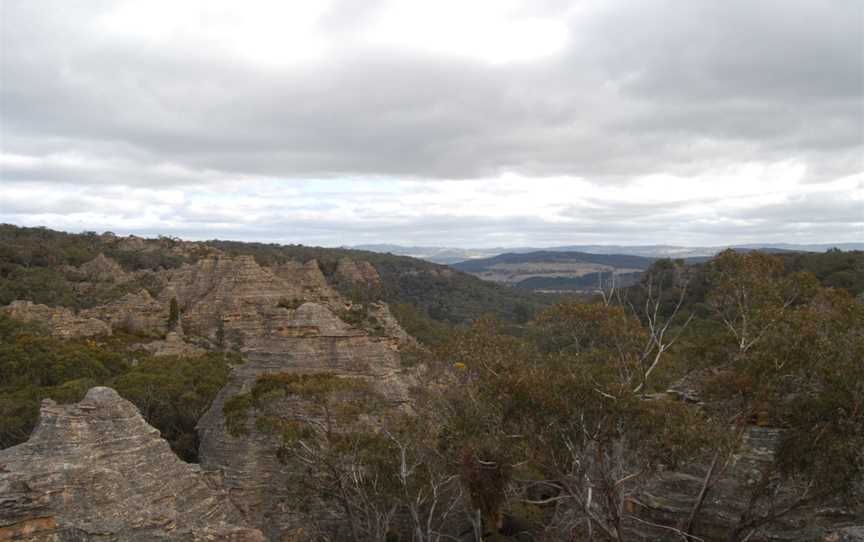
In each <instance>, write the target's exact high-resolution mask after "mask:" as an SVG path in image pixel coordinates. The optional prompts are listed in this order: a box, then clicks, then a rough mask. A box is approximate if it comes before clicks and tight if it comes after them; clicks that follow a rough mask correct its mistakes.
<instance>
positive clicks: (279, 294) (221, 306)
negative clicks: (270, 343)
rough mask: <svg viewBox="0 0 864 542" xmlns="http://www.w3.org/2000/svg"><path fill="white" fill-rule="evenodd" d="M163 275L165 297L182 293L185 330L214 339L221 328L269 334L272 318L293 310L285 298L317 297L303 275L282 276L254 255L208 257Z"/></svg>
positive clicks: (228, 332) (162, 297)
mask: <svg viewBox="0 0 864 542" xmlns="http://www.w3.org/2000/svg"><path fill="white" fill-rule="evenodd" d="M295 271H296V269H295ZM300 271H301V272H300V273H299V276H306V275H305V272H302V268H301V270H300ZM282 273H283V275H284V274H287V270H285V269H283V270H282ZM163 278H164V280H165V282H166V286H165V288H164V289H163V291H162V293H161V295H160V300H161V301H162V302H166V303H167V302H168V301H170V299H171V298H172V297H174V298H176V299H177V301H178V303H179V305H180V307H181V309H182V312H183V314H182V318H181V321H182V324H183V327H184V329H186V330H187V331H188V332H189V333H190V334H194V335H201V336H204V337H208V338H210V339H211V340H216V338H217V337H216V336H217V333H219V330H220V328H221V330H222V332H223V333H224V334H225V335H226V336H231V335H238V336H239V337H240V338H241V339H242V342H245V341H246V339H248V338H253V337H256V336H261V335H262V334H267V333H269V328H268V325H267V322H268V321H269V320H270V319H272V318H273V317H275V318H279V317H280V314H281V315H284V314H283V313H284V311H285V310H287V309H284V308H281V307H279V305H280V303H282V304H285V303H288V304H291V303H293V302H295V301H297V300H305V299H309V297H307V296H310V297H311V293H310V292H309V291H308V290H304V288H303V285H304V281H303V280H299V281H291V280H287V279H285V278H283V277H280V276H277V275H276V274H275V273H274V272H273V271H271V270H270V269H267V268H264V267H261V266H260V265H258V264H257V263H256V262H255V259H254V258H252V257H251V256H237V257H214V258H205V259H202V260H200V261H198V262H197V263H196V264H194V265H184V266H183V267H181V268H180V269H177V270H172V271H166V272H164V277H163ZM334 296H335V293H334ZM280 311H283V312H280Z"/></svg>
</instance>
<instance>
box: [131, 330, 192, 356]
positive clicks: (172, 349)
mask: <svg viewBox="0 0 864 542" xmlns="http://www.w3.org/2000/svg"><path fill="white" fill-rule="evenodd" d="M140 348H141V350H144V351H145V352H148V353H149V354H151V355H154V356H178V357H184V356H200V355H202V354H205V353H207V350H205V349H203V348H201V347H198V346H195V345H193V344H189V343H188V342H186V341H184V340H183V336H182V334H181V333H180V332H178V331H169V332H168V333H167V334H166V335H165V339H164V340H160V341H153V342H149V343H146V344H143V345H141V347H140Z"/></svg>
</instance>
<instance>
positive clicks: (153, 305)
mask: <svg viewBox="0 0 864 542" xmlns="http://www.w3.org/2000/svg"><path fill="white" fill-rule="evenodd" d="M81 316H86V317H89V318H97V319H99V320H102V321H103V322H106V323H108V324H109V325H110V326H111V328H112V329H117V328H123V329H124V330H126V331H132V332H150V333H154V332H155V333H162V332H164V331H165V330H166V328H167V325H168V305H167V304H164V303H160V302H159V301H157V300H155V299H153V297H152V296H151V295H150V294H149V293H148V292H147V290H143V289H142V290H139V291H138V292H135V293H129V294H126V295H124V296H123V297H121V298H120V299H118V300H116V301H112V302H111V303H108V304H107V305H102V306H99V307H95V308H92V309H87V310H84V311H81Z"/></svg>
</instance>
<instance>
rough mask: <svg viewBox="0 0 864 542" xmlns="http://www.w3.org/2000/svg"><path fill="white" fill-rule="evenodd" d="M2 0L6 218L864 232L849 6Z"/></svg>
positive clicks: (861, 114) (809, 236)
mask: <svg viewBox="0 0 864 542" xmlns="http://www.w3.org/2000/svg"><path fill="white" fill-rule="evenodd" d="M466 5H467V7H466ZM0 9H2V14H0V24H2V29H0V30H2V38H0V39H2V56H0V68H2V72H0V77H2V84H0V136H2V140H0V221H6V222H13V223H19V224H46V225H49V226H53V227H59V228H63V229H71V230H82V229H96V230H101V229H111V230H114V231H117V232H124V233H125V232H138V233H167V234H173V235H182V236H188V237H204V238H207V237H223V238H241V239H261V240H273V241H292V242H307V243H318V244H327V245H338V244H354V243H361V242H379V241H384V242H404V243H412V244H451V245H452V244H460V245H463V246H484V245H485V246H489V245H496V246H506V245H524V244H532V245H544V244H545V245H552V244H561V243H577V242H592V243H593V242H608V243H616V242H617V243H638V242H645V243H649V242H672V241H674V242H679V243H692V244H705V243H712V244H714V243H717V244H722V243H726V242H730V243H731V242H750V241H756V242H758V241H772V242H778V241H789V242H796V241H797V242H807V241H837V242H839V241H852V240H860V239H861V238H864V22H862V21H864V13H862V9H864V8H862V5H861V4H860V2H856V1H854V0H822V1H820V0H812V1H807V2H783V1H779V0H778V1H768V0H766V1H761V2H752V1H749V0H730V1H728V2H720V3H718V2H711V1H708V0H694V1H692V2H686V3H683V4H682V3H680V2H672V1H671V0H645V1H639V2H624V1H619V0H604V1H599V0H598V1H583V2H557V1H552V0H550V1H543V2H524V3H519V2H505V1H500V0H499V1H482V2H455V1H441V2H434V3H430V2H387V1H373V2H350V1H348V0H343V1H332V2H319V3H307V2H277V1H269V2H247V3H243V4H242V5H241V4H238V3H236V2H228V1H216V0H210V1H204V0H201V1H197V0H196V1H192V0H190V1H187V2H181V3H178V2H168V1H161V0H150V1H147V2H143V1H114V2H107V1H105V2H99V1H93V2H87V3H71V2H66V1H62V0H57V1H49V0H44V1H43V0H31V1H28V2H4V3H3V4H2V7H0Z"/></svg>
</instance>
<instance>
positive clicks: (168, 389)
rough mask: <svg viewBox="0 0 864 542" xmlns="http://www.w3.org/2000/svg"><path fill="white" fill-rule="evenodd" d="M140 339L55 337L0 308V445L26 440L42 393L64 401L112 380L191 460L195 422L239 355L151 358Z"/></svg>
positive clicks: (133, 337) (112, 383)
mask: <svg viewBox="0 0 864 542" xmlns="http://www.w3.org/2000/svg"><path fill="white" fill-rule="evenodd" d="M140 340H141V338H140V337H136V336H133V335H124V334H118V333H115V335H114V336H112V337H110V338H106V339H100V340H99V341H95V340H92V339H80V340H60V339H56V338H53V337H51V336H50V335H48V334H47V333H46V332H45V331H44V330H42V329H40V328H39V327H38V326H33V325H30V324H26V323H23V322H19V321H16V320H12V319H10V318H8V317H6V316H3V315H0V447H2V448H6V447H8V446H13V445H15V444H18V443H20V442H23V441H25V440H27V437H28V436H29V434H30V431H31V430H32V429H33V426H34V425H35V424H36V420H37V417H38V415H39V403H40V401H41V400H42V399H44V398H50V399H53V400H55V401H58V402H60V403H70V402H75V401H79V400H81V398H82V397H83V396H84V394H85V393H86V391H87V390H88V389H90V388H91V387H93V386H111V387H113V388H114V389H116V390H117V391H118V392H119V393H120V395H122V396H123V397H125V398H126V399H128V400H130V401H132V402H133V403H135V405H136V406H137V407H138V408H139V409H140V410H141V413H142V414H143V415H144V418H145V419H146V420H147V421H148V422H149V423H150V424H152V425H153V426H154V427H156V428H157V429H159V430H160V431H161V432H162V435H163V436H164V437H165V438H166V439H167V440H168V442H169V443H170V444H171V447H172V448H173V449H174V451H175V452H177V454H178V455H179V456H180V457H181V458H183V459H185V460H187V461H195V460H197V448H198V443H197V436H196V434H195V424H196V423H197V421H198V419H199V418H200V417H201V415H202V414H203V413H204V411H205V410H206V409H207V408H208V407H209V405H210V402H211V401H212V400H213V398H214V397H215V396H216V394H217V393H218V392H219V390H220V389H222V386H224V385H225V382H226V380H227V377H228V372H229V370H230V364H231V363H236V362H237V361H238V358H236V356H235V357H232V356H227V357H226V356H223V355H221V354H206V355H203V356H199V357H194V358H173V357H159V358H155V357H151V356H148V355H146V354H144V353H142V352H140V351H135V350H133V349H132V348H130V347H132V346H134V345H135V344H136V343H137V342H138V341H140Z"/></svg>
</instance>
